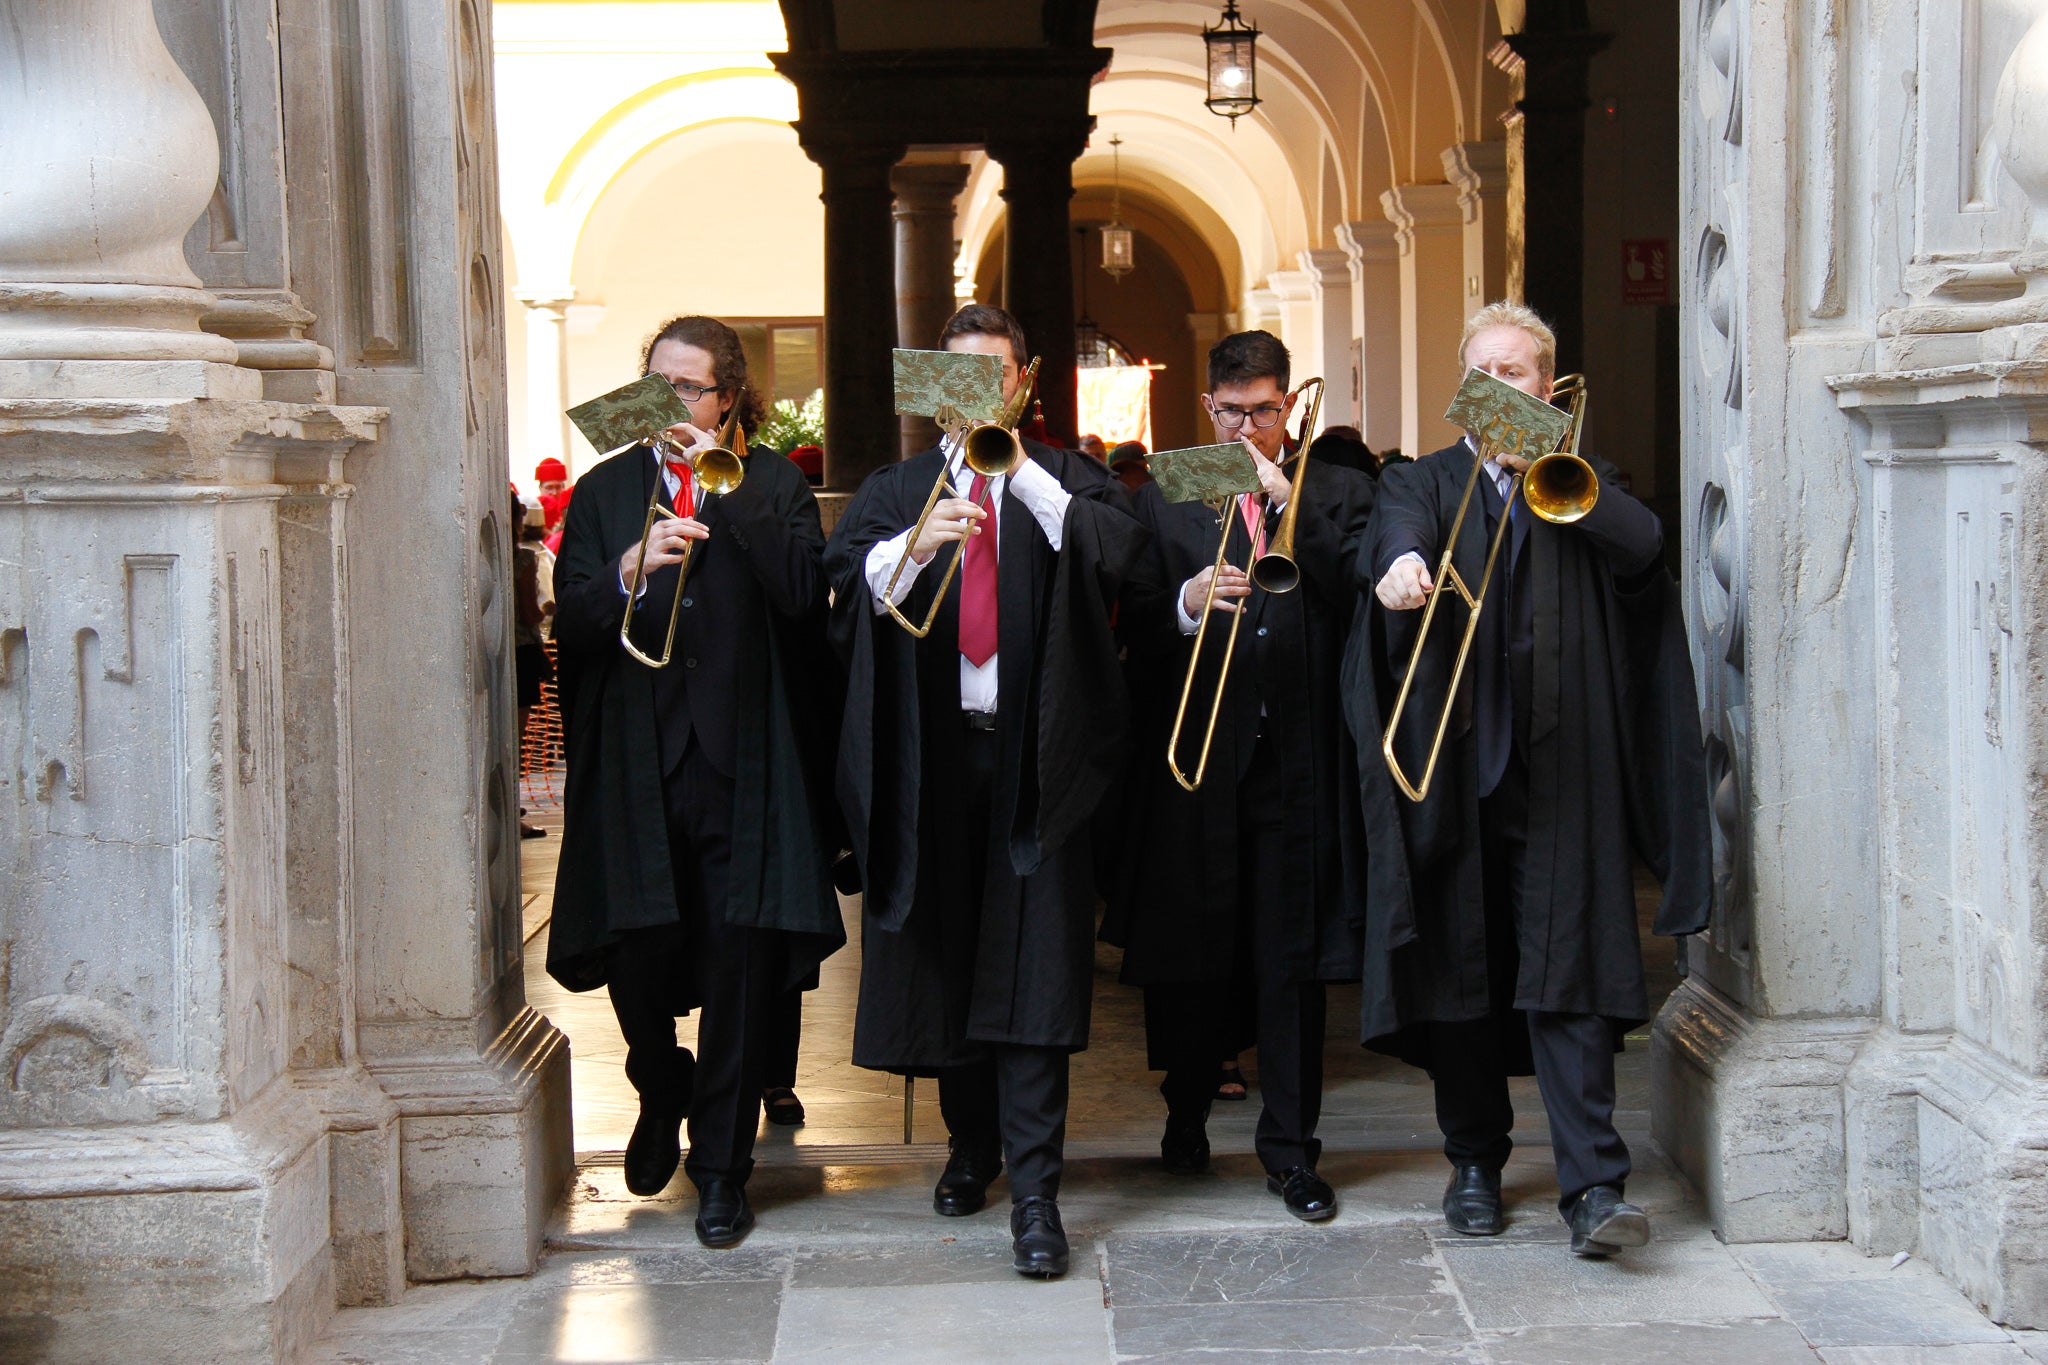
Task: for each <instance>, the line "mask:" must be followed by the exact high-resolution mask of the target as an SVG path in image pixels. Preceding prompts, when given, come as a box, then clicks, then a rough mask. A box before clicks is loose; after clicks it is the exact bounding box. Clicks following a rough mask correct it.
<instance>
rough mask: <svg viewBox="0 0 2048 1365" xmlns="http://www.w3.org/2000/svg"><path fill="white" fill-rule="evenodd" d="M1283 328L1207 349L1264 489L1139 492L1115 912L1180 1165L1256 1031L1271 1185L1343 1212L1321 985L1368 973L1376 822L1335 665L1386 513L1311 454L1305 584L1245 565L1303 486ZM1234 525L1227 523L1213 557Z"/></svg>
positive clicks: (1299, 534) (1200, 1158)
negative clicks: (1203, 762) (1330, 1178)
mask: <svg viewBox="0 0 2048 1365" xmlns="http://www.w3.org/2000/svg"><path fill="white" fill-rule="evenodd" d="M1288 370H1289V358H1288V354H1287V348H1286V347H1285V346H1283V345H1282V344H1281V343H1280V340H1279V338H1277V337H1275V336H1273V335H1271V334H1270V333H1267V332H1239V333H1237V334H1236V335H1234V336H1228V337H1225V338H1223V339H1222V340H1221V341H1219V342H1217V343H1216V344H1215V346H1213V347H1212V348H1211V349H1210V351H1209V392H1208V393H1205V394H1204V395H1203V396H1202V406H1203V408H1204V409H1205V410H1206V411H1207V412H1208V414H1209V417H1210V420H1211V422H1213V423H1214V425H1215V428H1216V439H1217V440H1218V441H1219V442H1229V441H1236V440H1240V439H1241V440H1242V441H1243V442H1244V443H1245V445H1246V446H1247V447H1248V448H1249V449H1250V452H1251V455H1252V458H1253V461H1254V463H1255V465H1256V467H1257V469H1258V472H1259V480H1260V484H1261V486H1262V488H1261V491H1260V492H1258V493H1248V494H1244V495H1242V496H1240V497H1238V498H1236V499H1233V500H1232V501H1231V503H1230V504H1229V506H1227V507H1226V508H1225V509H1224V521H1223V524H1222V525H1221V526H1220V527H1219V525H1218V521H1217V513H1216V512H1215V511H1214V510H1213V509H1211V508H1210V507H1209V506H1208V505H1206V504H1205V503H1202V502H1195V501H1189V502H1179V503H1169V502H1167V501H1165V500H1164V498H1162V497H1161V496H1160V493H1159V488H1158V485H1156V484H1153V485H1149V486H1147V487H1145V488H1143V489H1141V490H1140V491H1139V495H1138V511H1139V515H1140V519H1141V520H1143V521H1144V522H1145V523H1146V524H1147V525H1148V526H1149V527H1150V529H1151V530H1152V533H1153V555H1154V558H1155V562H1156V564H1157V568H1156V569H1155V571H1154V573H1152V574H1150V575H1147V578H1148V579H1153V580H1156V581H1157V582H1158V583H1159V584H1161V585H1164V588H1165V590H1164V591H1163V592H1158V593H1155V594H1152V595H1151V598H1150V599H1149V600H1148V599H1147V598H1145V597H1143V596H1141V594H1140V593H1139V592H1137V591H1134V592H1132V593H1131V594H1129V595H1127V597H1126V600H1125V607H1124V610H1125V612H1126V619H1125V620H1124V622H1123V626H1124V629H1125V631H1126V637H1127V639H1129V641H1130V646H1131V652H1132V655H1133V672H1134V674H1135V675H1136V676H1139V677H1142V678H1144V679H1145V680H1146V681H1145V683H1144V691H1143V693H1142V694H1141V695H1140V696H1139V697H1138V699H1137V706H1138V709H1139V712H1140V720H1139V724H1138V729H1139V732H1140V733H1141V735H1142V736H1143V739H1142V740H1141V742H1140V744H1139V746H1138V752H1137V754H1136V756H1135V758H1134V760H1133V761H1134V763H1135V765H1136V766H1135V770H1134V777H1133V782H1132V790H1133V791H1134V792H1135V793H1138V794H1139V795H1138V802H1137V804H1138V808H1139V810H1138V814H1137V816H1136V823H1135V824H1134V827H1133V829H1132V831H1131V837H1130V839H1129V841H1128V847H1129V850H1130V854H1129V856H1130V857H1131V858H1132V859H1133V860H1134V864H1135V865H1134V867H1133V868H1132V875H1131V877H1130V878H1129V881H1128V883H1127V885H1126V886H1125V888H1124V893H1125V898H1124V903H1123V904H1121V905H1120V906H1119V907H1118V910H1117V913H1116V914H1114V915H1113V916H1112V918H1111V920H1110V922H1109V923H1107V924H1106V925H1105V927H1104V934H1105V937H1108V938H1109V939H1110V940H1111V941H1112V942H1120V943H1121V944H1122V945H1123V947H1124V963H1123V979H1124V980H1125V981H1126V982H1128V983H1131V984H1134V985H1140V986H1143V987H1144V989H1145V1038H1146V1050H1147V1053H1148V1054H1149V1059H1150V1064H1151V1066H1152V1068H1153V1069H1154V1070H1159V1071H1164V1072H1165V1073H1166V1078H1165V1080H1164V1081H1163V1082H1162V1083H1161V1085H1160V1087H1159V1089H1160V1093H1161V1094H1162V1095H1163V1096H1164V1097H1165V1099H1166V1133H1165V1136H1164V1137H1163V1138H1162V1139H1161V1141H1160V1144H1159V1149H1160V1158H1161V1160H1162V1162H1163V1163H1164V1164H1165V1166H1166V1168H1167V1169H1168V1170H1170V1171H1177V1172H1194V1171H1200V1170H1204V1169H1206V1168H1207V1166H1208V1164H1209V1140H1208V1133H1207V1129H1206V1124H1207V1122H1208V1117H1209V1105H1210V1102H1211V1101H1212V1100H1213V1099H1214V1098H1215V1095H1216V1074H1217V1072H1216V1059H1217V1058H1218V1057H1219V1056H1225V1055H1230V1054H1232V1053H1234V1052H1235V1051H1236V1050H1237V1049H1238V1048H1239V1047H1240V1046H1241V1045H1242V1044H1243V1043H1244V1042H1245V1041H1246V1040H1245V1038H1244V1037H1242V1036H1241V1035H1240V1033H1239V1031H1238V1021H1239V1020H1240V1019H1247V1020H1250V1021H1251V1023H1252V1033H1253V1036H1254V1038H1255V1039H1256V1041H1257V1044H1258V1050H1259V1089H1260V1095H1261V1099H1262V1100H1263V1108H1262V1110H1261V1112H1260V1115H1259V1127H1258V1137H1257V1148H1258V1154H1259V1160H1260V1162H1261V1163H1262V1164H1263V1165H1264V1166H1265V1169H1266V1172H1267V1181H1266V1183H1267V1187H1268V1188H1269V1189H1271V1190H1272V1191H1273V1193H1275V1194H1278V1195H1280V1196H1281V1199H1282V1200H1283V1202H1284V1203H1285V1205H1286V1207H1287V1211H1288V1212H1289V1213H1291V1214H1293V1215H1294V1216H1295V1217H1297V1218H1300V1219H1302V1220H1304V1221H1307V1222H1319V1221H1321V1220H1323V1219H1327V1218H1330V1217H1333V1216H1334V1215H1335V1214H1336V1212H1337V1196H1336V1193H1335V1191H1333V1190H1332V1189H1331V1188H1330V1186H1329V1183H1328V1182H1327V1181H1325V1180H1324V1179H1323V1178H1322V1177H1321V1176H1319V1175H1317V1174H1316V1158H1317V1156H1318V1155H1319V1153H1320V1152H1321V1150H1322V1144H1321V1143H1320V1142H1319V1141H1318V1140H1317V1139H1316V1136H1315V1130H1316V1121H1317V1119H1318V1118H1319V1117H1320V1115H1321V1112H1322V1093H1323V1026H1324V1019H1325V1014H1324V990H1323V987H1324V983H1326V982H1329V981H1348V980H1355V979H1356V978H1357V975H1358V934H1357V931H1356V928H1355V926H1354V923H1353V921H1354V919H1356V918H1360V917H1361V916H1360V914H1359V912H1360V910H1361V909H1362V900H1361V897H1360V896H1359V895H1358V894H1357V884H1356V883H1355V882H1354V881H1353V873H1354V872H1357V871H1358V869H1356V868H1355V867H1354V866H1353V864H1354V862H1355V859H1356V856H1357V854H1358V851H1359V849H1360V847H1361V845H1362V841H1363V830H1362V828H1361V827H1360V825H1359V823H1358V802H1357V792H1358V787H1357V780H1358V779H1357V774H1356V772H1355V770H1354V764H1355V755H1354V752H1353V750H1352V748H1351V745H1350V739H1349V737H1348V735H1347V734H1346V733H1345V730H1344V721H1343V715H1342V711H1341V708H1340V706H1339V699H1338V690H1337V681H1338V672H1339V667H1340V665H1341V663H1342V660H1343V656H1344V640H1345V636H1346V634H1347V633H1348V631H1349V629H1350V625H1351V616H1352V611H1353V607H1354V604H1355V603H1356V601H1357V598H1358V585H1357V583H1356V580H1355V578H1354V575H1355V573H1356V571H1357V565H1358V550H1359V545H1360V543H1361V541H1362V539H1363V536H1364V533H1365V528H1366V522H1367V519H1368V517H1369V516H1370V514H1371V511H1372V501H1373V484H1372V481H1371V480H1370V479H1367V478H1366V477H1365V476H1364V475H1362V474H1360V473H1358V472H1356V471H1354V470H1350V469H1344V468H1340V467H1338V466H1336V465H1330V464H1324V463H1323V462H1322V461H1320V460H1317V459H1313V458H1309V459H1308V466H1307V469H1306V470H1305V471H1304V472H1303V474H1302V487H1301V507H1300V509H1299V510H1298V511H1297V513H1296V515H1295V523H1294V551H1293V554H1294V559H1295V562H1296V564H1297V565H1298V566H1299V568H1300V572H1301V582H1300V584H1299V585H1298V586H1297V587H1296V588H1295V589H1294V590H1293V591H1292V592H1285V593H1271V592H1266V591H1262V590H1255V589H1253V588H1252V586H1251V584H1250V580H1249V579H1248V577H1247V576H1246V569H1247V568H1248V567H1249V566H1250V565H1251V564H1252V562H1253V561H1254V560H1255V559H1256V558H1257V557H1258V555H1259V554H1260V553H1261V552H1262V551H1263V550H1264V549H1265V548H1266V546H1267V544H1268V542H1269V541H1270V539H1271V537H1272V536H1273V534H1274V532H1275V531H1276V530H1277V529H1278V527H1279V524H1280V517H1281V514H1282V512H1283V511H1284V510H1285V508H1286V507H1287V503H1288V499H1289V497H1290V495H1291V493H1292V479H1293V476H1294V472H1295V469H1294V462H1295V461H1296V460H1300V459H1303V458H1307V457H1304V456H1303V455H1302V454H1301V453H1300V452H1299V451H1291V452H1290V450H1288V449H1286V448H1284V446H1285V442H1286V435H1287V429H1288V425H1289V421H1290V414H1291V413H1292V412H1293V410H1294V407H1295V404H1296V400H1297V398H1298V395H1296V394H1290V393H1289V392H1288V391H1287V385H1288V379H1289V376H1288ZM1219 536H1223V537H1226V538H1227V544H1228V547H1229V548H1228V550H1227V552H1226V554H1225V562H1224V567H1223V569H1222V571H1221V572H1220V573H1219V572H1217V570H1216V567H1215V565H1216V549H1217V540H1218V537H1219ZM1212 578H1213V579H1214V580H1215V606H1214V610H1213V612H1212V614H1211V616H1210V618H1209V629H1208V632H1207V634H1206V636H1205V637H1204V639H1203V641H1202V661H1201V664H1200V666H1199V667H1198V668H1197V669H1196V673H1195V684H1194V687H1193V688H1192V690H1191V694H1190V700H1189V703H1188V714H1187V719H1186V722H1185V725H1184V728H1183V731H1182V735H1181V740H1180V745H1179V749H1178V751H1177V759H1178V761H1179V764H1180V767H1181V770H1182V771H1183V773H1185V774H1187V775H1189V776H1190V777H1191V778H1192V776H1193V774H1194V773H1195V771H1196V768H1197V765H1198V763H1199V762H1200V759H1201V753H1202V742H1203V731H1204V729H1205V727H1206V725H1207V722H1208V716H1209V708H1210V704H1211V702H1210V699H1211V698H1213V697H1215V695H1216V688H1217V686H1218V683H1219V681H1222V680H1221V679H1220V678H1219V674H1220V672H1221V667H1222V659H1223V655H1224V650H1225V646H1226V643H1227V639H1226V637H1227V636H1228V634H1229V628H1230V622H1231V614H1232V613H1235V612H1238V611H1242V612H1244V614H1245V619H1244V621H1243V623H1242V625H1241V626H1240V627H1239V631H1238V634H1239V639H1238V643H1237V647H1236V650H1235V653H1234V655H1233V658H1232V661H1231V668H1230V673H1229V676H1228V680H1227V682H1226V683H1225V684H1224V689H1223V698H1222V708H1221V710H1220V711H1219V712H1218V715H1217V721H1216V734H1215V742H1214V747H1213V748H1212V750H1211V751H1210V754H1209V758H1208V767H1207V770H1206V773H1205V774H1204V776H1203V779H1202V782H1201V785H1200V787H1199V788H1198V789H1197V790H1196V791H1195V792H1192V793H1190V792H1188V791H1186V790H1185V789H1183V788H1182V786H1181V785H1180V783H1179V781H1177V780H1176V779H1175V777H1174V776H1173V773H1172V772H1171V770H1170V769H1169V768H1168V766H1167V764H1166V762H1165V761H1164V754H1165V749H1166V744H1167V741H1168V738H1169V737H1170V735H1171V732H1172V728H1173V717H1174V711H1175V707H1176V704H1177V703H1178V701H1179V699H1180V695H1181V687H1182V682H1183V679H1184V678H1185V676H1186V672H1187V668H1188V661H1189V659H1190V658H1191V657H1192V655H1193V653H1194V648H1195V642H1196V631H1197V629H1198V627H1199V625H1200V622H1201V617H1202V613H1203V611H1204V609H1205V607H1204V603H1205V602H1206V601H1207V599H1208V595H1209V588H1210V583H1211V579H1212Z"/></svg>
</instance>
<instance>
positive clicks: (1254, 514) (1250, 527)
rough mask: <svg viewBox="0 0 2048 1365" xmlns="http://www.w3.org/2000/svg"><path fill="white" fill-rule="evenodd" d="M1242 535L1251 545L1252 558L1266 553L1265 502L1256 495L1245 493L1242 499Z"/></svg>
mask: <svg viewBox="0 0 2048 1365" xmlns="http://www.w3.org/2000/svg"><path fill="white" fill-rule="evenodd" d="M1243 507H1244V533H1245V535H1246V536H1247V537H1248V538H1249V539H1250V541H1251V545H1252V558H1253V559H1257V558H1258V557H1259V556H1260V555H1262V554H1264V553H1265V552H1266V500H1265V499H1264V498H1262V497H1260V496H1259V495H1258V494H1257V493H1247V494H1245V495H1244V498H1243Z"/></svg>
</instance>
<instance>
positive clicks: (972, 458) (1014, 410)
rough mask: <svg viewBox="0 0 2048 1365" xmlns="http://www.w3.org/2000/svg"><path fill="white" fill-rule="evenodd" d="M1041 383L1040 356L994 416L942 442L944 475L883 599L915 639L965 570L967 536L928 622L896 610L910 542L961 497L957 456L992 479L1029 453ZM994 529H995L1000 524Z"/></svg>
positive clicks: (956, 549)
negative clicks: (1021, 425) (1026, 432)
mask: <svg viewBox="0 0 2048 1365" xmlns="http://www.w3.org/2000/svg"><path fill="white" fill-rule="evenodd" d="M1037 385H1038V357H1036V356H1033V357H1032V358H1031V363H1030V364H1029V365H1028V366H1026V367H1025V369H1024V374H1023V376H1022V377H1021V378H1019V379H1018V381H1017V392H1016V393H1014V394H1012V395H1011V396H1010V401H1009V402H1007V403H1005V404H1003V409H1002V411H1001V412H999V413H997V414H996V419H995V421H993V422H981V423H978V424H975V425H970V426H968V427H966V428H965V429H964V430H962V431H960V432H959V433H958V434H957V436H956V437H955V439H954V441H953V448H952V449H951V450H947V449H946V448H945V447H944V446H943V445H942V446H941V447H940V451H939V453H940V455H941V456H942V457H943V458H942V459H941V462H940V464H939V477H938V478H937V479H936V480H934V481H933V483H932V491H931V495H930V496H929V497H927V498H926V499H925V500H924V510H923V511H922V512H919V513H918V514H917V522H916V524H914V525H913V526H912V527H911V528H910V537H909V539H907V540H905V541H904V543H903V555H902V557H901V558H899V559H898V560H897V561H896V571H895V572H894V573H892V574H890V575H889V582H888V585H887V586H886V587H884V588H883V589H882V601H883V604H884V605H885V606H887V607H888V609H889V615H891V616H892V617H894V618H895V619H896V624H897V625H899V626H901V627H903V628H904V629H905V630H907V631H909V632H910V634H911V636H912V637H913V638H915V639H919V640H922V639H923V638H924V637H925V636H927V635H929V634H931V633H932V623H933V622H934V621H937V620H938V619H939V604H940V603H942V602H944V601H945V600H946V589H947V588H949V587H951V586H952V585H953V575H954V574H956V573H958V572H960V563H961V561H962V560H964V559H965V558H966V557H967V541H966V540H965V539H962V540H961V541H960V543H959V544H958V545H956V546H955V547H954V549H953V562H952V563H950V564H948V565H947V566H946V576H945V577H944V578H942V579H940V580H939V588H938V591H937V592H934V593H933V594H932V608H931V610H930V611H928V612H926V613H925V615H924V622H923V624H918V623H916V622H913V621H912V620H911V619H910V618H909V617H908V616H905V615H904V614H903V613H902V612H900V611H898V610H897V609H896V584H897V581H898V580H899V579H901V578H902V577H903V568H904V566H905V565H906V564H908V563H909V562H910V550H911V547H912V546H914V545H916V544H917V538H918V537H919V536H921V535H923V534H924V524H925V523H926V522H927V521H930V520H931V515H932V509H933V508H934V507H937V506H938V505H939V499H940V498H941V497H943V496H944V495H945V494H947V493H952V494H954V496H956V497H957V496H959V494H958V491H957V490H956V489H954V487H953V473H954V468H953V460H954V457H955V456H958V457H959V459H960V461H961V462H962V463H963V464H965V465H966V466H967V467H968V468H969V469H971V470H973V471H974V472H975V473H977V474H979V475H981V476H982V477H983V478H988V479H993V478H996V477H998V476H1000V475H1003V474H1007V473H1009V472H1010V471H1011V470H1012V469H1014V468H1016V466H1017V461H1019V460H1021V459H1023V458H1024V443H1023V442H1022V441H1020V440H1018V439H1017V431H1016V427H1017V423H1018V422H1020V421H1022V420H1023V418H1024V412H1025V410H1026V409H1027V408H1029V407H1030V406H1031V391H1032V390H1033V389H1034V388H1036V387H1037ZM989 529H990V530H991V531H993V530H994V529H995V528H993V527H991V528H989ZM979 533H980V532H979V529H978V528H970V530H969V534H970V535H975V534H979Z"/></svg>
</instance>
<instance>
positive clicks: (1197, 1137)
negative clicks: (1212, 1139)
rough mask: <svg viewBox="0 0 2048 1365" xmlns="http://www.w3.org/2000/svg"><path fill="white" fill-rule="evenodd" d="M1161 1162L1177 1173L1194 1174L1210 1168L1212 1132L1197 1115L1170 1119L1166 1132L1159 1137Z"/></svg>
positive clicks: (1171, 1116)
mask: <svg viewBox="0 0 2048 1365" xmlns="http://www.w3.org/2000/svg"><path fill="white" fill-rule="evenodd" d="M1159 1164H1160V1165H1162V1166H1164V1167H1165V1168H1166V1169H1167V1170H1169V1171H1172V1172H1173V1173H1174V1174H1175V1175H1194V1174H1195V1173H1196V1172H1198V1171H1206V1170H1208V1169H1209V1131H1208V1128H1207V1126H1206V1125H1205V1124H1203V1122H1202V1121H1201V1120H1200V1119H1197V1118H1175V1117H1174V1116H1173V1115H1171V1114H1169V1115H1167V1118H1166V1135H1165V1136H1164V1137H1162V1138H1160V1139H1159Z"/></svg>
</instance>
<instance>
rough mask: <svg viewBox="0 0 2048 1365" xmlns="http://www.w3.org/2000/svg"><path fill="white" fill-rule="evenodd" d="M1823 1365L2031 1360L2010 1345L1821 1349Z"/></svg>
mask: <svg viewBox="0 0 2048 1365" xmlns="http://www.w3.org/2000/svg"><path fill="white" fill-rule="evenodd" d="M1820 1358H1821V1360H1822V1361H1824V1362H1826V1365H2033V1360H2034V1357H2032V1356H2030V1355H2028V1354H2027V1353H2026V1352H2025V1351H2023V1350H2021V1349H2020V1348H2019V1346H2017V1345H2015V1344H2014V1343H2012V1342H2006V1343H2005V1344H2003V1345H1998V1344H1994V1343H1992V1342H1988V1341H1986V1342H1975V1343H1972V1344H1970V1345H1967V1346H1823V1347H1821V1349H1820Z"/></svg>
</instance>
